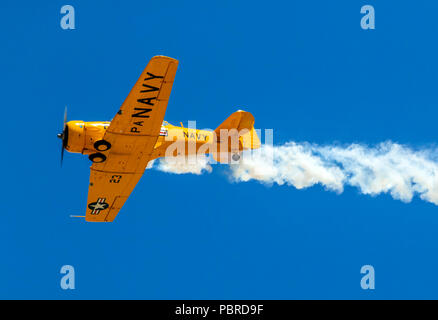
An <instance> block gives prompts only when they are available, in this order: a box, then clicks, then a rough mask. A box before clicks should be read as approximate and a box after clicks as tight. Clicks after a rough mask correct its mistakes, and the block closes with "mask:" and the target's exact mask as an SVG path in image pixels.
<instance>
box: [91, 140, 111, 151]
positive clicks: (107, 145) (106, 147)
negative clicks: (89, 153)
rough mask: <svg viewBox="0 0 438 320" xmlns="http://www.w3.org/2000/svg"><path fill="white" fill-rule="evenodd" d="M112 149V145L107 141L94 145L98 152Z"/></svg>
mask: <svg viewBox="0 0 438 320" xmlns="http://www.w3.org/2000/svg"><path fill="white" fill-rule="evenodd" d="M110 148H111V143H109V142H108V141H106V140H99V141H96V142H95V143H94V149H96V150H97V151H106V150H109V149H110Z"/></svg>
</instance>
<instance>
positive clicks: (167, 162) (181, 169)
mask: <svg viewBox="0 0 438 320" xmlns="http://www.w3.org/2000/svg"><path fill="white" fill-rule="evenodd" d="M157 169H158V170H160V171H164V172H168V173H174V174H186V173H192V174H197V175H200V174H202V173H204V172H211V171H212V168H211V165H210V163H209V159H208V157H207V156H205V155H198V156H196V155H194V156H188V157H164V158H161V159H160V161H159V164H158V167H157Z"/></svg>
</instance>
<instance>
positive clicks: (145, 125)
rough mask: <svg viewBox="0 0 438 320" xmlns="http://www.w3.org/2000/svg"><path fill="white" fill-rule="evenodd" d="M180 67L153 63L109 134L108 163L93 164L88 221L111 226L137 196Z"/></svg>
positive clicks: (164, 61) (164, 60) (172, 63)
mask: <svg viewBox="0 0 438 320" xmlns="http://www.w3.org/2000/svg"><path fill="white" fill-rule="evenodd" d="M177 67H178V61H177V60H175V59H172V58H168V57H163V56H157V57H154V58H152V59H151V61H150V62H149V64H148V65H147V67H146V68H145V70H144V71H143V73H142V74H141V76H140V78H139V79H138V81H137V82H136V84H135V85H134V87H133V88H132V90H131V92H130V93H129V95H128V97H127V98H126V100H125V101H124V103H123V105H122V106H121V108H120V110H119V111H118V112H117V114H116V116H115V117H114V119H113V120H112V121H111V124H110V126H109V127H108V129H107V130H106V132H105V135H104V138H103V139H104V140H106V141H107V142H109V143H110V144H111V148H110V149H109V150H108V151H104V152H102V153H103V154H104V155H105V156H106V161H104V162H102V163H93V165H92V166H91V172H90V185H89V189H88V201H87V211H86V220H87V221H93V222H111V221H113V220H114V218H115V217H116V216H117V214H118V213H119V210H120V209H121V208H122V206H123V204H124V203H125V201H126V200H127V199H128V197H129V195H130V194H131V192H132V191H133V190H134V188H135V186H136V184H137V182H138V181H139V180H140V178H141V176H142V175H143V172H144V170H145V168H146V166H147V164H148V162H149V161H150V159H151V155H152V153H153V150H154V146H155V144H156V142H157V139H158V137H159V134H160V128H161V124H162V123H163V119H164V114H165V112H166V108H167V102H168V100H169V96H170V92H171V90H172V85H173V80H174V78H175V73H176V69H177Z"/></svg>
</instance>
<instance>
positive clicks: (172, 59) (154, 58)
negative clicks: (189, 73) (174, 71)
mask: <svg viewBox="0 0 438 320" xmlns="http://www.w3.org/2000/svg"><path fill="white" fill-rule="evenodd" d="M151 60H168V61H172V62H175V63H179V61H178V60H177V59H175V58H171V57H168V56H162V55H157V56H154V57H152V59H151Z"/></svg>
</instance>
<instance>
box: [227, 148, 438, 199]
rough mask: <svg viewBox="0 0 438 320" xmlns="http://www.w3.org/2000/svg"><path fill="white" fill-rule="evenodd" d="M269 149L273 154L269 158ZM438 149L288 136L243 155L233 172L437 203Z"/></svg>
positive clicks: (239, 176)
mask: <svg viewBox="0 0 438 320" xmlns="http://www.w3.org/2000/svg"><path fill="white" fill-rule="evenodd" d="M270 148H272V150H270ZM269 154H273V156H272V157H271V159H269ZM267 155H268V156H267ZM437 155H438V150H434V149H429V150H422V151H414V150H412V149H410V148H408V147H405V146H402V145H399V144H396V143H391V142H385V143H382V144H379V145H377V146H376V147H374V148H370V147H367V146H364V145H358V144H352V145H349V146H347V147H340V146H318V145H312V144H307V143H303V144H297V143H294V142H290V143H287V144H285V145H283V146H277V147H272V146H263V147H262V148H261V149H259V150H256V151H255V152H253V155H252V157H244V158H243V160H242V163H241V164H240V165H238V166H232V171H231V173H232V176H233V178H234V179H235V181H249V180H258V181H260V182H263V183H268V184H272V183H277V184H280V185H281V184H288V185H292V186H294V187H296V188H297V189H301V188H306V187H310V186H313V185H315V184H321V185H322V186H324V187H325V188H327V189H329V190H333V191H336V192H342V191H343V188H344V186H345V185H350V186H354V187H357V188H358V189H359V191H360V192H361V193H362V194H368V195H377V194H379V193H390V194H391V196H392V197H393V198H394V199H399V200H401V201H404V202H410V201H411V200H412V198H413V197H414V195H415V194H418V195H419V196H420V198H421V199H423V200H426V201H429V202H432V203H434V204H436V205H438V161H436V160H437ZM270 160H272V161H270Z"/></svg>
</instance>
